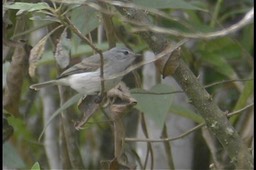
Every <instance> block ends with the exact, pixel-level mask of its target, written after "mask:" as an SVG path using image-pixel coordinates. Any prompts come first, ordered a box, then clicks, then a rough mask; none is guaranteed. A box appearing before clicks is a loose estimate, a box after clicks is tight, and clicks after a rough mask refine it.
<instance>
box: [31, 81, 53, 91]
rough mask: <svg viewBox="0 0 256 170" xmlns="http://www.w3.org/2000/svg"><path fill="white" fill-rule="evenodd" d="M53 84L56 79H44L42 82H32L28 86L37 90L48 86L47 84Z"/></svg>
mask: <svg viewBox="0 0 256 170" xmlns="http://www.w3.org/2000/svg"><path fill="white" fill-rule="evenodd" d="M54 85H56V80H50V81H46V82H42V83H37V84H33V85H31V86H30V88H31V89H34V90H39V89H41V88H44V87H48V86H54Z"/></svg>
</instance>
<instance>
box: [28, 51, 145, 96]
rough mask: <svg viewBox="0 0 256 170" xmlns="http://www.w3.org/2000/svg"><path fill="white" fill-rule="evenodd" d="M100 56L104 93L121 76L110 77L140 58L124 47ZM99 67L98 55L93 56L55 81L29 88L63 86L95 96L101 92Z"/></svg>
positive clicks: (69, 69) (117, 81)
mask: <svg viewBox="0 0 256 170" xmlns="http://www.w3.org/2000/svg"><path fill="white" fill-rule="evenodd" d="M102 55H103V60H104V67H103V70H104V88H105V91H108V90H110V89H112V88H113V87H115V86H116V85H117V84H118V83H119V82H120V81H121V79H122V76H118V77H115V78H111V77H113V76H114V75H118V74H119V73H121V72H123V71H125V70H126V69H127V68H128V67H129V66H130V65H131V64H132V63H133V61H134V60H135V59H136V57H139V56H141V55H139V54H135V53H133V52H132V51H131V50H129V49H128V48H125V47H121V48H120V47H115V48H112V49H110V50H108V51H105V52H103V53H102ZM100 65H101V63H100V55H99V54H95V55H92V56H90V57H87V58H85V59H83V60H82V61H81V62H80V63H78V64H76V65H74V66H72V67H70V68H68V69H67V70H65V71H64V72H63V73H62V74H61V75H60V76H59V77H58V78H57V79H56V80H50V81H46V82H42V83H38V84H33V85H31V86H30V88H32V89H35V90H39V89H40V88H43V87H47V86H52V85H64V86H70V87H71V88H72V89H74V90H76V91H77V92H78V93H81V94H84V95H92V94H97V93H98V92H100V90H101V78H100Z"/></svg>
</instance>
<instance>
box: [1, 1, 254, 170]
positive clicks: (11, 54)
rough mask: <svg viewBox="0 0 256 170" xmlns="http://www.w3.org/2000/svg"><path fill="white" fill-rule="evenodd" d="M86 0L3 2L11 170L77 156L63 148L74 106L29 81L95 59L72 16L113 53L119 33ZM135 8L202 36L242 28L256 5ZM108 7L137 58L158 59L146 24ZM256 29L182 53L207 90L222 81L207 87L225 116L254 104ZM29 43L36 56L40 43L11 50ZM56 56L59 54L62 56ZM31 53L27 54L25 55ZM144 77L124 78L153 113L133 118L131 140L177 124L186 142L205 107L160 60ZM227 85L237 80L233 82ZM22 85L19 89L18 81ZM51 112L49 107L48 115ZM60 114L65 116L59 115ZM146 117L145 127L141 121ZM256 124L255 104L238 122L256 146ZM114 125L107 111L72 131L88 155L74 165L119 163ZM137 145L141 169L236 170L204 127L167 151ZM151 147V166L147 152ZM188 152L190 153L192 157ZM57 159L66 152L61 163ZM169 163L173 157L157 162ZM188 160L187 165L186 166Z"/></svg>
mask: <svg viewBox="0 0 256 170" xmlns="http://www.w3.org/2000/svg"><path fill="white" fill-rule="evenodd" d="M54 3H56V4H55V5H56V6H55V5H54ZM82 3H83V1H76V2H72V1H62V2H58V1H52V2H51V1H49V2H47V3H45V2H40V1H36V2H33V3H32V2H31V1H29V2H28V1H27V2H26V1H20V2H15V3H10V2H7V1H5V2H4V4H3V9H4V25H3V29H4V44H3V49H4V50H3V91H4V95H3V99H4V112H5V115H4V118H3V119H4V120H7V122H8V123H7V124H8V125H9V126H8V127H12V128H13V129H12V128H10V129H11V130H9V129H7V130H6V131H4V132H6V134H7V136H8V135H11V137H10V138H9V139H8V141H5V143H4V144H3V157H4V159H3V161H4V162H3V164H4V167H5V168H6V169H8V168H11V169H13V168H25V169H27V168H29V169H30V168H31V169H37V168H38V167H40V168H42V169H54V168H61V167H65V166H66V167H68V166H67V165H65V163H64V162H65V161H63V160H62V159H63V157H64V156H63V155H65V154H67V153H65V152H64V151H65V149H64V145H62V144H60V143H61V142H59V141H60V140H62V139H63V138H62V136H61V135H63V134H62V132H61V131H62V130H63V129H62V125H61V124H62V123H63V122H61V118H60V117H59V116H58V114H59V113H60V112H61V111H63V110H65V109H64V106H61V107H59V102H60V101H59V96H58V92H57V88H54V89H51V90H50V91H48V90H47V91H43V92H40V93H38V92H34V91H32V90H31V89H29V85H30V84H33V83H35V82H38V81H43V80H49V79H53V78H55V77H56V76H57V75H58V74H59V72H60V69H56V68H57V67H56V66H57V65H58V66H59V68H61V66H62V65H63V67H65V65H66V64H65V63H69V62H70V63H71V65H72V64H73V63H76V62H77V61H79V58H80V57H83V56H89V55H91V54H92V53H93V51H92V49H91V48H90V46H89V45H88V44H86V43H84V42H83V41H82V40H81V39H80V38H79V37H78V36H77V35H75V34H74V32H70V30H68V31H66V32H65V31H64V29H63V28H61V27H58V26H59V25H61V24H63V21H62V20H61V19H62V18H61V17H60V16H61V14H65V15H67V16H69V17H70V20H71V22H72V23H73V24H74V25H75V26H76V27H77V28H78V29H79V30H80V31H81V33H82V34H83V35H86V36H87V37H88V38H89V39H90V40H91V42H93V43H94V45H95V46H97V47H98V48H100V49H102V50H107V49H108V48H109V45H110V43H109V42H110V39H111V37H107V35H106V33H105V32H104V28H105V27H106V25H105V24H104V21H105V18H104V17H103V15H102V13H101V10H98V9H95V8H92V7H90V4H86V5H82ZM96 4H97V2H96ZM134 4H135V5H134V6H132V7H134V8H140V9H144V10H146V11H148V16H149V18H150V20H151V21H152V22H153V23H154V25H155V26H159V27H164V28H167V29H172V30H175V31H180V32H183V33H191V34H193V33H198V32H199V33H208V32H213V31H217V30H222V29H225V28H227V27H228V26H230V25H232V24H235V23H237V22H238V21H239V20H240V19H242V18H243V16H244V15H245V14H246V12H248V11H249V10H250V9H251V8H252V6H253V4H254V1H251V0H243V1H231V0H226V1H222V0H218V1H211V0H205V1H181V0H180V1H174V0H161V1H160V0H158V1H154V0H134ZM107 9H108V10H110V11H111V12H114V13H115V15H113V16H112V17H111V21H112V23H113V26H114V28H115V29H114V31H115V34H116V36H117V37H118V38H117V39H118V41H117V45H118V46H120V45H123V44H125V45H126V46H129V47H131V48H132V49H133V50H134V51H136V52H139V53H143V52H144V58H145V59H146V58H147V57H148V56H147V55H146V53H145V51H148V50H150V49H148V47H147V45H146V44H145V42H144V41H143V39H141V38H140V37H138V36H137V35H136V34H135V33H134V28H136V27H135V26H134V25H130V24H128V23H126V22H124V21H123V20H122V17H121V15H120V14H119V13H118V12H117V11H116V10H115V8H114V6H113V5H110V4H107ZM253 28H254V27H253V24H249V25H247V26H245V27H243V28H242V29H241V30H239V31H237V32H235V33H233V34H230V35H227V36H224V37H221V38H214V39H201V38H198V39H192V40H190V41H189V42H188V43H186V44H185V45H184V46H182V50H181V56H182V58H183V59H184V60H185V61H186V63H187V64H188V66H189V67H190V69H191V70H192V71H193V72H194V73H195V75H197V76H199V80H200V82H201V83H202V84H203V85H209V84H212V83H217V84H216V85H212V86H210V87H207V91H208V92H209V93H210V94H211V95H212V98H213V99H214V100H215V101H216V103H217V104H218V105H219V107H220V108H221V109H222V110H223V111H228V112H232V111H236V110H239V109H242V108H244V107H246V106H247V105H249V104H250V103H252V102H253V91H254V90H253V80H252V79H253V68H254V57H253V55H254V48H253V45H254V39H253V35H254V33H253ZM51 31H52V32H51ZM166 36H167V37H168V38H169V39H170V40H175V41H177V40H179V39H180V37H177V36H175V35H166ZM20 40H25V43H24V42H21V43H23V45H24V44H25V45H24V46H27V45H28V46H30V48H29V49H30V50H31V48H32V47H33V49H32V51H30V50H27V51H26V50H25V51H24V49H25V48H20V46H18V45H10V44H11V43H10V42H9V41H16V42H20ZM57 45H59V49H58V48H57ZM24 46H22V47H24ZM28 51H30V56H29V55H28V54H29V53H28ZM56 51H59V53H58V54H59V55H58V54H57V53H56ZM22 52H23V53H26V54H27V55H22ZM19 55H20V56H19ZM22 56H23V57H24V61H19V60H18V59H19V58H22ZM69 56H70V59H69ZM28 57H30V58H28ZM28 60H29V61H30V66H29V67H28ZM31 60H33V61H34V62H31ZM69 60H70V61H69ZM56 61H57V64H56ZM32 66H33V67H32ZM134 75H136V74H135V73H134V74H129V75H127V76H126V77H125V79H124V81H125V82H126V84H128V85H129V87H130V88H131V94H132V96H133V97H134V98H136V99H137V101H138V103H137V105H136V106H135V108H137V109H138V110H139V111H141V112H143V116H141V114H128V115H127V116H126V117H125V120H124V122H125V124H126V130H127V132H126V134H127V136H129V135H131V136H130V137H136V135H137V137H138V138H141V137H143V136H147V135H146V134H147V133H149V137H150V138H154V139H158V138H159V137H160V136H161V133H162V132H163V127H167V129H168V130H167V131H168V132H167V134H168V136H169V137H172V136H178V135H179V134H182V133H184V132H186V131H187V130H189V129H191V128H192V127H194V126H195V125H196V124H198V123H202V122H203V120H202V118H201V116H200V115H199V114H198V113H197V110H196V109H194V108H193V107H192V106H191V105H190V104H189V103H190V101H189V98H187V97H186V96H185V95H184V94H183V93H182V92H179V93H175V92H177V91H181V89H180V88H179V87H178V85H177V84H176V83H175V81H174V80H173V79H171V78H169V77H168V78H166V79H162V78H161V76H160V75H159V74H158V70H156V69H155V68H154V66H153V65H152V64H151V65H150V64H148V65H145V66H144V67H143V68H141V69H138V70H137V75H140V76H139V77H140V78H139V80H138V79H136V78H134V77H136V76H134ZM140 79H141V80H140ZM131 80H132V81H131ZM135 80H136V81H135ZM223 80H233V81H228V82H223ZM12 82H14V84H11V85H10V83H12ZM134 82H136V83H134ZM71 93H72V95H71V97H72V96H74V95H75V93H74V92H72V91H71ZM71 97H70V98H71ZM49 98H50V99H49ZM77 101H78V98H76V99H75V100H71V103H70V105H72V107H70V110H68V111H67V112H68V113H66V114H68V115H70V118H71V120H72V121H73V120H77V119H79V117H81V113H79V111H78V110H77V108H76V106H75V105H76V104H75V103H76V102H77ZM49 103H50V104H49ZM46 108H48V109H49V110H48V111H47V110H46ZM58 108H60V110H59V111H57V112H56V110H58ZM46 112H49V113H48V114H47V113H46ZM52 115H57V117H56V118H55V119H54V120H53V121H51V126H48V130H49V131H50V132H52V133H53V134H52V136H51V137H50V138H47V136H44V141H43V140H40V141H39V140H38V138H39V136H40V134H41V133H42V131H43V130H45V129H44V127H45V126H46V124H47V123H48V122H49V119H51V117H52ZM143 117H144V119H145V122H143V121H141V120H142V119H143ZM252 118H253V109H252V108H251V107H250V108H249V109H246V110H245V111H243V112H242V113H241V114H238V115H235V116H233V117H231V118H230V121H231V122H232V123H233V126H234V127H235V128H236V129H237V130H238V132H239V133H240V136H241V138H242V139H243V140H244V141H245V143H246V144H247V146H248V147H249V148H250V147H252V143H253V142H252V139H253V133H252V132H253V119H252ZM131 125H132V126H131ZM69 126H70V128H73V126H72V123H71V124H70V125H69ZM110 127H111V124H110V123H109V122H108V120H107V119H106V117H105V116H104V115H103V114H101V113H100V111H99V112H98V113H97V114H95V115H94V116H93V118H92V119H91V120H90V121H89V122H88V123H87V124H86V125H85V129H83V130H80V131H73V132H72V133H71V136H70V137H71V138H72V139H74V142H75V144H76V147H77V148H78V151H79V153H80V155H81V158H77V157H80V155H79V154H78V155H77V157H75V158H74V159H82V161H81V162H82V165H83V168H86V169H88V168H89V169H97V168H99V162H100V161H101V160H106V159H111V158H113V141H112V132H111V128H110ZM145 129H147V130H146V131H148V132H146V131H145ZM12 132H13V133H12ZM45 133H49V132H45ZM4 135H5V133H4ZM46 140H49V141H50V142H52V143H54V144H55V146H56V148H55V150H54V151H53V152H55V153H50V152H49V149H50V150H51V148H48V147H49V146H48V145H47V142H49V141H46ZM128 144H130V143H128ZM130 145H131V146H130V147H131V148H134V149H132V151H134V152H136V153H137V154H135V155H137V156H133V157H134V159H135V158H136V159H135V160H136V161H134V164H136V165H137V167H140V168H149V167H151V166H152V162H153V163H154V165H153V166H154V169H160V168H173V167H174V168H176V169H211V168H210V167H211V166H210V165H212V163H213V164H214V166H217V167H215V168H219V167H221V168H233V165H232V164H231V163H230V160H229V159H228V158H227V157H226V156H225V151H223V149H222V147H221V146H220V144H219V143H218V142H217V141H216V139H214V138H213V137H212V136H211V135H209V134H208V133H207V132H206V131H205V130H204V129H199V130H197V131H195V132H194V133H193V134H190V135H188V136H185V137H183V138H180V139H178V140H177V141H174V142H170V143H169V147H171V148H169V151H170V152H168V151H167V149H166V145H165V148H164V146H163V145H164V144H163V143H161V144H152V145H146V143H137V144H135V143H132V144H130ZM135 148H136V149H135ZM150 148H151V149H150ZM149 151H150V154H151V157H152V159H151V160H148V159H149V158H148V157H147V156H146V155H147V153H148V152H149ZM195 152H196V153H195ZM184 153H185V155H186V156H189V155H190V156H189V157H184ZM51 154H52V155H53V156H54V155H55V156H56V155H61V156H57V158H54V159H51V158H52V157H51ZM70 154H71V153H69V154H67V155H70ZM62 156H63V157H62ZM159 157H160V158H163V159H162V160H160V161H159V160H157V158H159ZM185 158H186V162H187V163H186V164H184V159H185ZM61 160H62V161H61ZM202 160H205V161H202ZM58 161H59V162H58ZM37 162H38V163H37ZM69 168H70V169H71V167H69ZM73 168H74V167H73ZM212 168H214V167H212Z"/></svg>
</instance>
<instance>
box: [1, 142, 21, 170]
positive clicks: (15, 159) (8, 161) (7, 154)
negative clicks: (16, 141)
mask: <svg viewBox="0 0 256 170" xmlns="http://www.w3.org/2000/svg"><path fill="white" fill-rule="evenodd" d="M3 165H4V166H5V167H7V168H11V169H24V168H26V165H25V163H24V161H23V160H22V159H21V157H20V155H19V154H18V153H17V151H16V150H15V148H14V147H13V146H12V145H11V144H10V143H9V142H5V143H4V144H3Z"/></svg>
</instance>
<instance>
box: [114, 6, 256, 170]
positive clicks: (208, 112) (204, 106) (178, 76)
mask: <svg viewBox="0 0 256 170" xmlns="http://www.w3.org/2000/svg"><path fill="white" fill-rule="evenodd" d="M125 2H126V1H125ZM116 8H117V9H118V10H119V11H120V13H121V14H123V15H124V16H126V17H127V18H128V19H129V20H132V21H135V22H139V23H142V24H147V25H150V24H151V22H150V20H149V18H148V17H147V16H146V15H145V13H143V12H142V11H139V10H135V9H132V8H123V7H121V8H118V7H116ZM139 35H140V36H141V37H142V38H143V39H144V40H145V41H146V42H147V43H148V45H149V47H150V48H151V49H152V50H153V51H154V52H155V53H159V52H161V51H162V50H164V49H165V47H167V46H168V45H170V42H169V41H168V39H166V36H164V35H162V34H157V33H155V32H150V31H148V32H140V33H139ZM160 60H161V59H160ZM158 66H159V67H160V68H159V70H162V69H163V68H161V67H162V66H161V65H158ZM169 76H170V75H169ZM173 77H174V78H175V80H176V81H177V82H178V84H179V85H180V86H181V88H182V89H183V90H184V92H185V93H186V95H187V96H188V98H189V99H190V100H191V101H192V104H193V105H194V107H195V108H196V109H197V110H198V112H199V113H200V114H201V116H202V117H203V118H204V120H205V123H206V125H207V127H208V128H209V130H210V131H211V132H212V133H213V135H214V136H215V137H216V138H217V139H218V140H219V142H220V143H221V144H222V146H223V147H224V149H225V150H226V151H227V153H228V155H229V157H230V158H231V160H232V161H233V163H234V164H235V165H236V168H238V169H239V168H240V169H252V168H253V161H252V156H251V154H250V153H249V151H248V148H247V147H246V145H245V144H244V143H243V141H242V139H241V137H240V136H239V135H238V133H237V131H236V130H235V129H234V128H233V126H232V125H231V124H230V122H229V121H228V119H227V117H226V115H225V113H224V112H222V111H221V110H220V108H219V107H218V106H217V105H216V103H215V102H214V101H213V100H212V98H211V95H210V94H209V93H208V92H207V91H206V90H205V89H204V87H203V86H202V85H201V84H200V82H199V81H198V80H197V78H196V76H195V75H194V74H193V73H192V71H191V70H190V69H189V68H188V66H187V65H186V63H185V62H184V61H183V60H180V63H179V66H178V67H177V69H176V72H175V73H174V74H173Z"/></svg>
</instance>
